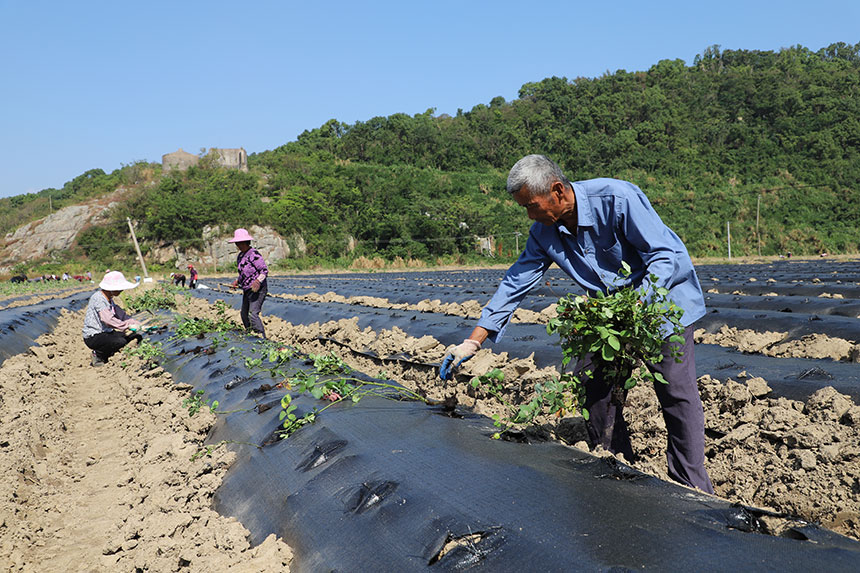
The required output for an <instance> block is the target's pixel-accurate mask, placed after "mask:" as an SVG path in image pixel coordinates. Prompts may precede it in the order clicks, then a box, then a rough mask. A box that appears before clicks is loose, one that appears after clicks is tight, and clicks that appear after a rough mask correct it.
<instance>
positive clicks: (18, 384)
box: [0, 312, 291, 571]
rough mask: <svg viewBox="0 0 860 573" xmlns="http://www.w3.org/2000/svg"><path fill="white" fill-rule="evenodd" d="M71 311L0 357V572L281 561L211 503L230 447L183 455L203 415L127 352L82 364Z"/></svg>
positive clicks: (198, 436) (193, 445)
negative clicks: (96, 364)
mask: <svg viewBox="0 0 860 573" xmlns="http://www.w3.org/2000/svg"><path fill="white" fill-rule="evenodd" d="M82 319H83V316H82V312H77V313H64V314H63V316H62V317H61V318H60V321H59V324H58V325H57V328H56V329H55V331H54V332H53V333H51V334H48V335H46V336H43V337H42V338H40V339H39V341H40V343H41V345H42V346H41V347H34V348H32V349H31V350H30V351H29V352H27V353H25V354H21V355H18V356H14V357H12V358H10V359H9V360H7V361H5V362H4V363H3V364H2V366H0V434H2V441H0V475H2V479H0V569H2V570H4V571H127V570H135V569H141V570H149V571H180V570H181V571H215V570H218V571H266V570H269V571H271V570H287V569H288V566H287V564H288V563H289V561H290V559H291V551H290V549H289V547H287V546H286V545H285V544H284V543H283V542H282V541H281V540H280V539H277V538H275V537H274V536H270V537H269V538H268V539H267V540H266V541H265V542H264V543H262V544H261V545H259V546H258V547H255V548H251V547H250V545H249V543H248V541H247V534H248V532H247V530H245V528H244V527H243V526H242V525H241V524H239V523H238V522H237V521H236V520H235V519H232V518H225V517H222V516H220V515H218V514H217V513H215V512H214V511H213V510H212V509H211V508H210V505H211V498H212V495H213V493H214V491H215V489H216V488H217V487H218V485H219V484H220V482H221V478H222V476H223V474H224V473H225V472H226V469H227V467H228V466H229V464H230V462H231V460H232V456H233V455H232V454H231V453H229V452H226V451H223V450H220V451H216V452H215V454H214V455H213V456H212V457H201V458H198V459H197V460H195V461H189V458H190V457H191V455H193V454H194V453H195V452H196V451H197V450H198V449H199V447H200V444H201V443H202V440H203V438H205V436H206V433H207V431H208V429H209V427H210V426H211V424H212V421H213V417H212V416H211V415H208V414H207V413H201V414H198V415H197V416H195V417H193V418H190V417H189V416H188V414H187V412H186V411H185V410H183V409H182V406H181V401H182V399H183V398H184V397H185V396H187V391H188V389H187V387H185V388H183V387H181V386H180V385H176V384H173V382H172V380H171V378H170V375H169V374H167V373H165V372H163V371H162V370H161V369H153V370H149V369H146V368H142V366H143V364H142V362H141V361H140V360H139V359H137V358H133V357H124V356H122V355H117V356H115V357H114V358H113V359H112V360H111V362H110V363H108V364H107V365H106V366H103V367H101V368H93V367H91V366H90V364H89V357H90V354H89V350H88V349H87V348H86V347H85V346H84V344H83V342H82V340H81V338H80V325H81V322H82ZM122 362H125V363H126V368H123V367H122Z"/></svg>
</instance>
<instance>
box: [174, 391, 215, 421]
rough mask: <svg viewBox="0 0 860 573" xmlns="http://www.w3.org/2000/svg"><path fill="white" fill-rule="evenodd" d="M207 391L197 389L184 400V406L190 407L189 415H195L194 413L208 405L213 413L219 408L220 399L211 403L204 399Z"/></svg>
mask: <svg viewBox="0 0 860 573" xmlns="http://www.w3.org/2000/svg"><path fill="white" fill-rule="evenodd" d="M205 393H206V392H205V391H204V390H197V391H196V392H194V393H193V394H192V395H191V396H189V397H188V398H186V399H184V400H183V401H182V407H183V408H187V409H188V416H189V417H192V416H194V414H196V413H197V412H199V411H200V409H201V408H203V407H208V408H209V411H210V412H212V413H213V414H214V413H215V412H216V410H218V400H215V401H213V402H212V403H211V404H210V403H209V400H208V399H207V400H204V399H203V396H204V394H205Z"/></svg>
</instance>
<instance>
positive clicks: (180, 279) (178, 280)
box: [170, 273, 185, 286]
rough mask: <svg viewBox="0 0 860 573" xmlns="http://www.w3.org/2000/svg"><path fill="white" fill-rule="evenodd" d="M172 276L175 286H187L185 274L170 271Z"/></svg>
mask: <svg viewBox="0 0 860 573" xmlns="http://www.w3.org/2000/svg"><path fill="white" fill-rule="evenodd" d="M170 278H171V279H173V284H174V285H175V286H179V285H182V286H185V275H183V274H181V273H170Z"/></svg>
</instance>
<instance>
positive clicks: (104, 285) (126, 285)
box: [99, 281, 137, 290]
mask: <svg viewBox="0 0 860 573" xmlns="http://www.w3.org/2000/svg"><path fill="white" fill-rule="evenodd" d="M99 288H100V289H102V290H131V289H133V288H137V283H131V282H128V281H116V282H109V281H102V282H100V283H99Z"/></svg>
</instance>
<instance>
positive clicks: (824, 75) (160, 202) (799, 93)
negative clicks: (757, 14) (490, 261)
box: [0, 43, 860, 268]
mask: <svg viewBox="0 0 860 573" xmlns="http://www.w3.org/2000/svg"><path fill="white" fill-rule="evenodd" d="M528 153H544V154H546V155H549V156H550V157H552V158H553V159H555V160H556V161H557V162H558V163H559V164H560V165H561V166H562V168H564V169H565V171H566V173H567V174H568V176H569V177H570V178H571V179H572V180H577V179H587V178H591V177H617V178H621V179H627V180H629V181H632V182H634V183H636V184H637V185H639V186H640V187H642V189H643V190H644V191H645V192H646V194H647V195H648V197H649V198H650V199H651V202H652V203H653V204H654V206H655V207H656V209H657V211H658V213H660V215H661V217H662V218H663V219H664V221H665V222H666V223H667V224H668V225H669V226H670V227H672V228H673V229H674V230H675V231H676V232H677V233H678V234H679V235H680V236H681V238H682V239H683V240H684V241H685V243H686V244H687V246H688V248H689V250H690V252H691V254H693V255H694V256H707V255H725V254H726V222H727V221H730V222H731V224H732V252H733V254H737V255H752V254H756V253H757V251H758V249H759V248H760V249H761V253H762V254H765V255H767V254H771V255H772V254H776V253H779V252H784V251H787V250H790V251H792V252H793V253H795V254H812V253H817V252H819V251H829V252H846V251H847V252H857V251H858V248H860V230H858V229H860V209H857V208H856V207H855V205H856V203H857V201H858V189H857V182H858V181H860V44H856V45H849V44H844V43H836V44H832V45H830V46H828V47H826V48H823V49H821V50H819V51H817V52H813V51H811V50H809V49H807V48H804V47H802V46H795V47H791V48H786V49H782V50H780V51H779V52H771V51H756V50H725V51H722V50H720V47H719V46H711V47H709V48H707V49H706V50H704V52H703V53H702V54H700V55H698V56H696V58H695V60H694V62H693V65H691V66H688V65H686V64H685V63H684V61H682V60H662V61H660V62H658V63H656V64H655V65H653V66H652V67H651V68H650V69H649V70H647V71H639V72H627V71H624V70H618V71H616V72H615V73H611V74H610V73H607V74H605V75H603V76H602V77H600V78H576V79H573V80H568V79H566V78H560V77H552V78H546V79H543V80H541V81H538V82H532V83H527V84H525V85H523V86H522V88H521V90H520V93H519V97H518V98H517V99H515V100H514V101H511V102H506V101H505V100H504V99H503V98H501V97H495V98H493V99H492V100H491V101H490V103H489V105H484V104H478V105H476V106H474V107H473V108H472V109H471V110H470V111H467V112H458V113H457V115H456V116H455V117H450V116H448V115H444V114H443V115H439V116H436V115H434V110H432V109H429V110H427V111H425V112H424V113H419V114H416V115H414V116H409V115H406V114H402V113H398V114H393V115H391V116H388V117H374V118H372V119H370V120H367V121H358V122H356V123H355V124H352V125H350V124H345V123H341V122H340V121H338V120H336V119H331V120H329V121H327V122H326V123H325V124H323V125H322V126H320V127H319V128H316V129H312V130H309V131H306V132H304V133H302V134H301V135H300V136H299V137H298V138H297V139H296V141H293V142H290V143H287V144H286V145H284V146H281V147H279V148H277V149H274V150H271V151H266V152H263V153H259V154H253V155H251V156H250V157H249V164H250V167H251V172H250V173H240V172H238V171H229V170H224V169H217V168H212V167H211V166H206V165H205V164H202V165H201V166H199V167H196V168H192V169H189V170H188V171H187V172H185V173H179V174H171V175H170V176H168V177H165V178H164V179H161V180H160V182H158V184H157V185H155V186H154V187H150V188H142V189H141V191H140V193H139V194H138V196H137V198H136V199H135V200H133V201H131V202H129V203H128V204H126V205H125V212H123V213H116V214H115V215H114V217H115V221H117V222H119V221H124V219H125V217H126V216H129V217H131V218H132V219H133V220H134V221H136V222H138V223H139V225H140V227H141V230H140V234H141V235H143V237H144V241H143V242H144V244H146V243H148V242H149V243H151V242H153V241H159V242H173V243H176V244H178V245H180V246H197V247H198V248H200V247H202V246H203V244H202V241H201V240H200V238H201V233H202V230H203V227H205V226H206V225H216V224H218V225H222V227H224V226H226V227H227V228H232V227H239V226H242V227H248V226H250V225H252V224H255V223H256V224H261V225H270V226H273V227H274V228H276V229H277V230H278V231H279V232H280V233H281V234H283V235H284V236H285V237H287V240H288V242H290V241H293V240H294V239H292V238H291V237H292V236H294V235H296V236H301V237H302V238H303V240H304V241H305V242H306V244H307V259H306V260H337V259H340V258H342V257H356V256H360V255H365V256H370V255H381V256H384V257H386V258H393V257H397V256H399V257H403V258H432V257H448V256H459V254H461V253H469V252H473V251H474V244H475V242H474V235H478V236H486V235H494V236H496V239H497V241H498V240H499V239H500V240H501V243H502V251H503V254H505V255H507V253H508V252H509V251H511V250H513V249H514V246H515V244H516V241H515V239H514V233H515V232H520V233H525V232H527V229H528V226H529V221H528V219H527V218H526V216H525V213H524V212H523V210H522V209H521V208H519V207H518V206H517V205H516V204H514V203H513V202H512V201H511V200H510V199H509V197H508V196H507V193H506V192H505V190H504V183H505V176H506V174H507V171H508V169H510V167H511V165H513V163H514V162H516V160H517V159H519V158H520V157H522V156H523V155H525V154H528ZM143 171H145V170H144V169H143V168H142V166H140V165H138V164H135V165H134V166H128V167H126V168H124V169H123V170H121V171H120V172H114V173H113V174H111V175H106V174H104V173H103V172H101V171H100V170H91V171H88V172H87V173H85V174H83V175H81V176H80V177H78V178H75V179H74V180H73V181H71V182H69V183H67V184H66V186H64V188H63V190H62V192H59V191H57V190H45V191H43V192H41V193H40V194H37V195H38V196H39V197H37V198H36V197H31V196H25V198H24V199H21V198H16V197H13V198H10V199H8V200H0V227H2V229H3V230H8V229H10V228H13V225H12V222H13V221H17V222H18V224H20V221H21V220H30V218H28V217H32V216H35V215H36V214H37V212H38V213H40V214H39V215H38V216H43V215H44V214H45V213H44V211H45V209H47V206H46V205H45V198H46V197H47V192H50V193H51V195H52V196H53V197H55V200H58V201H67V200H71V198H72V197H75V198H78V199H79V198H83V197H88V196H91V195H93V194H97V193H100V192H103V191H104V190H109V189H112V188H113V187H114V186H115V185H117V184H119V183H120V182H121V183H123V184H125V185H131V184H133V180H139V179H145V177H143V175H145V174H143ZM34 205H40V207H39V209H41V211H39V210H38V209H36V208H35V207H33V206H34ZM27 206H29V207H27ZM25 207H26V208H27V209H29V210H26V209H25ZM757 207H758V209H757ZM17 209H22V210H23V211H24V212H23V215H24V217H23V219H22V218H21V217H20V216H18V215H20V214H21V213H20V212H18V211H16V210H17ZM757 210H758V212H759V223H758V230H759V233H758V235H756V213H757ZM115 230H116V227H115ZM92 232H93V233H95V231H92ZM350 239H353V240H355V241H357V242H356V243H355V245H354V246H355V249H354V250H353V251H349V250H348V244H349V241H350ZM522 239H523V240H524V239H525V237H522ZM88 242H89V241H88ZM522 245H523V241H521V242H520V244H519V246H520V247H522ZM291 246H295V245H294V244H293V245H291ZM93 256H100V257H102V258H104V257H105V256H106V254H105V253H96V254H95V255H93ZM292 265H293V266H295V267H296V268H298V267H300V266H301V263H298V262H292Z"/></svg>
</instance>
